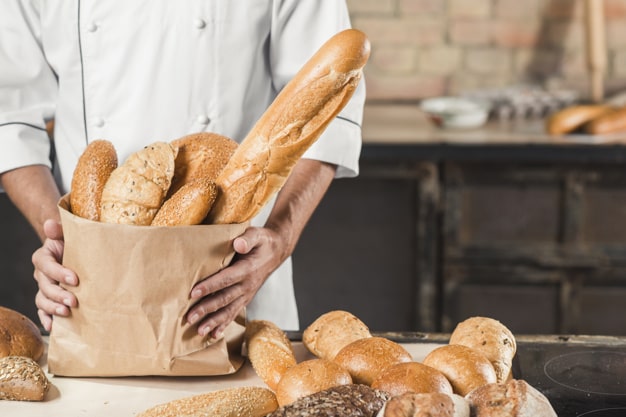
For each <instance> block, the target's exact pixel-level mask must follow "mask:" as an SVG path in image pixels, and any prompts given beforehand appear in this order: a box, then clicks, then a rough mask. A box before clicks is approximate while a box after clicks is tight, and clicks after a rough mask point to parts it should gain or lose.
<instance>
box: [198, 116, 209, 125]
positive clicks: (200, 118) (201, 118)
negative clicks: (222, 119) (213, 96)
mask: <svg viewBox="0 0 626 417" xmlns="http://www.w3.org/2000/svg"><path fill="white" fill-rule="evenodd" d="M196 121H197V122H198V123H199V124H201V125H208V124H209V122H210V121H211V119H209V116H206V115H204V114H201V115H198V117H197V118H196Z"/></svg>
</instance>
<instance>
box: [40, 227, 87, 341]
mask: <svg viewBox="0 0 626 417" xmlns="http://www.w3.org/2000/svg"><path fill="white" fill-rule="evenodd" d="M43 230H44V234H45V237H46V239H45V241H44V243H43V246H42V247H41V248H39V249H37V250H36V251H35V253H34V254H33V258H32V261H33V265H34V267H35V273H34V277H35V280H36V281H37V284H38V286H39V291H38V292H37V296H36V297H35V304H36V305H37V308H38V310H37V314H38V315H39V320H40V321H41V324H42V325H43V327H44V329H46V330H47V331H50V329H51V327H52V316H54V315H57V316H68V315H69V314H70V307H76V306H77V305H78V300H77V299H76V297H75V296H74V294H72V293H71V292H69V291H67V290H65V289H63V288H62V287H61V286H60V285H59V284H60V283H63V284H64V285H68V286H76V285H78V277H77V276H76V274H75V273H74V272H73V271H71V270H69V269H67V268H65V267H63V265H61V261H62V259H63V247H64V242H63V228H62V227H61V223H59V222H58V221H56V220H46V222H45V223H44V225H43Z"/></svg>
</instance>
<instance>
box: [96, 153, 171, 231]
mask: <svg viewBox="0 0 626 417" xmlns="http://www.w3.org/2000/svg"><path fill="white" fill-rule="evenodd" d="M175 158H176V149H174V148H173V147H172V146H171V145H170V144H169V143H165V142H155V143H153V144H151V145H149V146H146V147H145V148H143V149H141V150H139V151H137V152H135V153H133V154H132V155H130V156H129V157H128V159H126V161H125V162H124V163H123V164H122V165H120V166H119V167H117V168H116V169H115V170H114V171H113V172H112V173H111V176H110V177H109V179H108V180H107V182H106V184H105V185H104V189H103V191H102V202H101V212H100V221H102V222H105V223H119V224H134V225H150V223H152V219H154V216H155V215H156V213H157V211H158V210H159V208H160V207H161V204H163V200H164V199H165V195H166V193H167V190H168V189H169V188H170V185H171V184H172V176H173V175H174V161H175Z"/></svg>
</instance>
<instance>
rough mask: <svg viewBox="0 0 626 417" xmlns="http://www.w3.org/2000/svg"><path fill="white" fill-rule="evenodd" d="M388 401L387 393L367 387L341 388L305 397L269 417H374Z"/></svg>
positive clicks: (352, 385)
mask: <svg viewBox="0 0 626 417" xmlns="http://www.w3.org/2000/svg"><path fill="white" fill-rule="evenodd" d="M387 400H389V395H388V394H387V393H386V392H383V391H379V390H375V389H372V388H370V387H368V386H366V385H359V384H350V385H340V386H338V387H333V388H329V389H327V390H324V391H320V392H318V393H315V394H312V395H309V396H306V397H302V398H300V399H298V400H296V401H294V402H293V403H291V404H289V405H286V406H284V407H280V408H279V409H277V410H276V411H274V412H273V413H272V414H270V415H269V416H268V417H344V416H345V417H347V416H350V417H374V416H376V414H377V413H378V411H379V410H380V409H381V408H382V407H383V405H384V404H385V402H386V401H387Z"/></svg>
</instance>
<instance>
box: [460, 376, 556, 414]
mask: <svg viewBox="0 0 626 417" xmlns="http://www.w3.org/2000/svg"><path fill="white" fill-rule="evenodd" d="M466 398H467V400H468V401H469V403H470V407H471V409H472V416H474V417H556V412H555V411H554V409H553V408H552V405H551V404H550V401H548V399H547V398H546V397H545V396H544V395H543V394H542V393H541V392H539V391H538V390H537V389H535V388H534V387H532V386H531V385H529V384H528V383H527V382H526V381H523V380H517V379H512V380H510V381H508V382H506V383H494V384H487V385H483V386H482V387H479V388H476V389H475V390H474V391H472V392H470V393H469V394H468V395H467V397H466Z"/></svg>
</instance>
